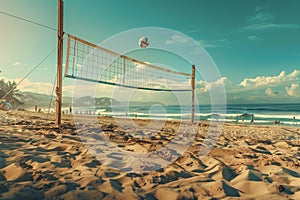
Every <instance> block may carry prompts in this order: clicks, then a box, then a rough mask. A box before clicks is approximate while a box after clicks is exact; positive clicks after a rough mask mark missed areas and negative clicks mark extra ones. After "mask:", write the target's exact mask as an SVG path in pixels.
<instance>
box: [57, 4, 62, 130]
mask: <svg viewBox="0 0 300 200" xmlns="http://www.w3.org/2000/svg"><path fill="white" fill-rule="evenodd" d="M63 7H64V6H63V1H62V0H58V31H57V47H58V49H57V71H56V73H57V78H56V125H58V126H59V125H60V124H61V104H62V59H63V35H64V31H63V30H64V29H63V9H64V8H63Z"/></svg>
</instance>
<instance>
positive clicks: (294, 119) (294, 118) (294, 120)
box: [293, 116, 297, 125]
mask: <svg viewBox="0 0 300 200" xmlns="http://www.w3.org/2000/svg"><path fill="white" fill-rule="evenodd" d="M293 125H297V123H296V117H295V116H294V117H293Z"/></svg>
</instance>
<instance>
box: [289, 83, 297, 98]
mask: <svg viewBox="0 0 300 200" xmlns="http://www.w3.org/2000/svg"><path fill="white" fill-rule="evenodd" d="M285 90H286V93H287V94H288V95H289V96H291V97H296V96H300V90H299V84H298V83H292V84H291V87H290V88H289V87H285Z"/></svg>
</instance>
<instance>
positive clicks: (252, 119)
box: [250, 114, 254, 124]
mask: <svg viewBox="0 0 300 200" xmlns="http://www.w3.org/2000/svg"><path fill="white" fill-rule="evenodd" d="M253 123H254V115H253V114H252V115H251V121H250V124H253Z"/></svg>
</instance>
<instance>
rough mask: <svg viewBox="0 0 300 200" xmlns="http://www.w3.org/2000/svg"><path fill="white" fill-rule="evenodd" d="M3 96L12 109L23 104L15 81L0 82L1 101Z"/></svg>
mask: <svg viewBox="0 0 300 200" xmlns="http://www.w3.org/2000/svg"><path fill="white" fill-rule="evenodd" d="M4 96H5V98H4V99H5V100H6V101H7V102H9V103H10V104H11V105H12V106H13V107H16V106H19V105H22V104H23V103H22V102H21V101H20V98H21V97H22V94H20V90H19V89H17V83H16V82H15V81H7V82H5V80H4V79H1V80H0V98H1V99H2V98H3V97H4ZM4 99H3V100H4Z"/></svg>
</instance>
